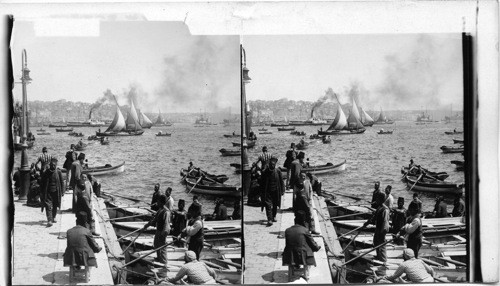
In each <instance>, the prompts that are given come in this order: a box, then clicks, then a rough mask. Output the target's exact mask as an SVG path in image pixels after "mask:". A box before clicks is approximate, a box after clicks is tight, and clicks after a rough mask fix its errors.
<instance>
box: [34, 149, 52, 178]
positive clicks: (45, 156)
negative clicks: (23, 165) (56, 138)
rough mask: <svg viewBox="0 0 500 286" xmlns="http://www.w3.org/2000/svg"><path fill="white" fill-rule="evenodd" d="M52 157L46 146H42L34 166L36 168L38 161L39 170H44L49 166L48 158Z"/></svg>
mask: <svg viewBox="0 0 500 286" xmlns="http://www.w3.org/2000/svg"><path fill="white" fill-rule="evenodd" d="M51 159H52V155H50V154H49V153H48V151H47V147H43V148H42V155H40V157H38V160H37V161H36V163H35V167H36V168H38V162H40V163H41V168H40V171H41V172H43V171H45V169H46V168H48V167H49V163H50V160H51Z"/></svg>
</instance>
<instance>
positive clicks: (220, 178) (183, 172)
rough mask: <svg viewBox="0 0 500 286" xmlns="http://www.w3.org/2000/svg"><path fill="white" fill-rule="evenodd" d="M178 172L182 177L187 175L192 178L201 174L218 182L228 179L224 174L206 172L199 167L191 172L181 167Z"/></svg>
mask: <svg viewBox="0 0 500 286" xmlns="http://www.w3.org/2000/svg"><path fill="white" fill-rule="evenodd" d="M180 174H181V177H182V178H185V177H187V178H194V179H198V178H199V177H200V176H201V175H203V176H204V177H206V178H209V179H211V180H214V181H217V182H219V183H224V182H225V181H227V180H228V179H229V178H228V177H227V176H226V175H214V174H210V173H208V172H205V171H203V170H201V169H194V170H192V171H191V172H189V171H188V170H187V169H181V172H180Z"/></svg>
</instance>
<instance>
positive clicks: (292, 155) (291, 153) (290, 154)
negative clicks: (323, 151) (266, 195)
mask: <svg viewBox="0 0 500 286" xmlns="http://www.w3.org/2000/svg"><path fill="white" fill-rule="evenodd" d="M297 155H298V154H297V151H296V150H295V143H292V144H290V150H288V151H286V159H285V163H284V164H283V167H285V168H286V170H287V171H286V186H285V187H286V188H287V189H290V188H292V186H290V185H289V183H290V172H291V168H292V162H293V161H294V160H295V159H297Z"/></svg>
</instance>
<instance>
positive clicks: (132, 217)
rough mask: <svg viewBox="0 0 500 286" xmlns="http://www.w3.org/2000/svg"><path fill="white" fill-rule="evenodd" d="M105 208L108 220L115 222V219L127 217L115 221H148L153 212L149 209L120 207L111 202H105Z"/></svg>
mask: <svg viewBox="0 0 500 286" xmlns="http://www.w3.org/2000/svg"><path fill="white" fill-rule="evenodd" d="M104 203H105V204H106V208H107V211H108V215H109V218H110V219H112V220H115V219H116V218H122V217H127V219H123V220H115V221H117V222H118V221H121V222H123V221H141V222H143V221H150V220H151V219H152V218H153V216H154V214H155V211H153V210H150V209H149V208H140V207H131V206H120V205H118V204H116V203H114V202H112V201H108V200H107V201H105V202H104Z"/></svg>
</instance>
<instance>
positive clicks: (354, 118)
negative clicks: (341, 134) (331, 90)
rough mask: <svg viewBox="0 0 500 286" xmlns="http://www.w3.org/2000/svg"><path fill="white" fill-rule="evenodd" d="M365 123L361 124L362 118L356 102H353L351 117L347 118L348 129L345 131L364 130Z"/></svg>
mask: <svg viewBox="0 0 500 286" xmlns="http://www.w3.org/2000/svg"><path fill="white" fill-rule="evenodd" d="M362 128H364V127H363V123H361V117H360V115H359V110H358V106H357V105H356V101H354V100H353V102H352V108H351V113H350V114H349V117H347V127H346V128H344V129H347V130H353V129H362Z"/></svg>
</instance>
